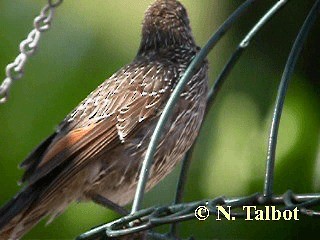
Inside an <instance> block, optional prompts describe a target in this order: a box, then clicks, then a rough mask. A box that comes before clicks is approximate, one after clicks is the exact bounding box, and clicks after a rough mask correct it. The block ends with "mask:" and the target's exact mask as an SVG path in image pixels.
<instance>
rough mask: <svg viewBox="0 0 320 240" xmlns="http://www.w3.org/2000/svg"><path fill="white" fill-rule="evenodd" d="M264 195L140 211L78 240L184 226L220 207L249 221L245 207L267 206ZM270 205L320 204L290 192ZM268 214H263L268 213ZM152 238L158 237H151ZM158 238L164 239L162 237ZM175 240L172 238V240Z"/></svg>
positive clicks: (317, 196)
mask: <svg viewBox="0 0 320 240" xmlns="http://www.w3.org/2000/svg"><path fill="white" fill-rule="evenodd" d="M262 199H264V195H263V194H261V193H255V194H253V195H250V196H246V197H241V198H227V197H224V196H221V197H217V198H215V199H212V200H207V201H205V200H202V201H196V202H190V203H183V204H175V205H170V206H161V207H151V208H148V209H143V210H140V211H137V212H136V213H134V214H133V215H130V216H126V217H123V218H121V219H118V220H116V221H113V222H111V223H108V224H105V225H102V226H101V227H99V228H95V229H93V230H91V231H89V232H87V233H84V234H82V235H80V236H79V237H78V238H77V239H78V240H84V239H86V240H87V239H94V238H96V237H97V236H101V235H104V234H105V231H107V239H108V238H109V237H113V238H114V237H121V236H124V235H127V234H133V233H137V232H141V231H146V230H148V229H151V228H154V227H157V226H160V225H164V224H168V223H172V222H182V221H187V220H191V219H195V218H196V217H195V214H194V211H195V209H196V208H197V207H198V206H201V205H205V206H206V207H207V208H208V209H209V211H210V215H215V216H217V215H218V210H217V206H224V207H226V206H230V207H231V211H230V216H232V217H236V218H246V217H248V216H251V217H254V216H255V213H254V212H250V213H249V214H248V213H247V211H245V210H244V209H243V206H248V205H249V206H265V202H264V201H263V200H262ZM270 203H271V204H272V205H273V206H278V208H277V210H279V211H281V212H282V211H285V210H293V209H295V208H298V209H306V208H310V207H312V206H316V205H318V204H319V203H320V194H299V195H296V194H294V193H292V192H291V191H287V192H285V193H284V194H282V195H274V196H272V197H271V198H270ZM266 211H267V210H263V212H264V213H266ZM300 213H301V214H303V215H307V216H314V217H318V216H320V215H319V214H318V212H316V211H314V210H308V211H300ZM133 220H138V221H136V222H135V225H134V226H130V223H131V222H132V221H133ZM151 235H156V234H154V233H151ZM157 236H158V238H157V239H161V238H160V237H159V236H160V235H159V234H157ZM162 237H163V238H162V239H170V236H168V235H166V234H164V235H162ZM171 239H172V238H171Z"/></svg>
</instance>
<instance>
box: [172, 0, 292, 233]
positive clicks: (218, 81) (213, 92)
mask: <svg viewBox="0 0 320 240" xmlns="http://www.w3.org/2000/svg"><path fill="white" fill-rule="evenodd" d="M287 2H288V0H280V1H278V2H277V3H276V4H275V5H274V6H272V7H271V8H270V10H269V11H267V13H266V14H265V15H264V16H263V17H262V18H261V19H260V20H259V21H258V23H256V24H255V25H254V27H253V28H252V29H251V30H250V31H249V33H248V34H247V35H246V36H245V37H244V39H243V40H242V41H241V42H240V44H239V46H238V47H237V49H236V50H235V52H234V53H233V54H232V56H231V57H230V59H229V61H228V62H227V64H226V65H225V67H224V68H223V70H222V71H221V73H220V74H219V76H218V77H217V79H216V80H215V82H214V85H213V87H212V88H211V89H210V92H209V94H208V101H207V109H206V116H207V113H208V111H209V109H211V107H212V105H213V103H214V100H215V99H216V96H217V95H218V92H219V91H220V89H221V87H222V85H223V83H224V82H225V80H226V78H227V77H228V75H229V73H230V71H231V70H232V69H233V68H234V66H235V64H236V63H237V62H238V59H239V58H240V56H241V55H242V53H243V52H244V50H245V49H246V48H247V47H248V46H249V44H250V42H251V40H252V39H253V38H254V36H255V35H256V34H257V33H258V32H259V30H261V28H262V27H263V26H264V25H265V24H266V23H267V22H268V21H269V20H270V19H271V18H272V17H273V16H274V15H275V14H276V13H277V12H278V11H279V10H280V9H281V8H282V7H283V6H284V5H285V4H286V3H287ZM230 17H232V16H230ZM192 151H193V147H192V148H191V149H190V150H189V152H188V153H187V155H186V157H185V159H184V160H183V164H182V168H181V174H180V177H179V182H178V187H177V192H176V199H175V202H174V203H175V204H177V203H180V202H181V200H182V195H183V191H184V184H185V182H186V178H187V175H188V174H187V172H188V169H189V166H190V161H191V156H192ZM170 232H171V235H172V236H176V232H177V223H173V224H172V226H171V231H170Z"/></svg>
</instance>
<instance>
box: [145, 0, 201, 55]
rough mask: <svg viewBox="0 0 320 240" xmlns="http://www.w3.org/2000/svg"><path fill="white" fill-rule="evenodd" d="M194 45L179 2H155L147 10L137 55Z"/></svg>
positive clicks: (171, 0)
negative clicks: (149, 51)
mask: <svg viewBox="0 0 320 240" xmlns="http://www.w3.org/2000/svg"><path fill="white" fill-rule="evenodd" d="M194 45H195V43H194V39H193V36H192V33H191V28H190V24H189V18H188V14H187V11H186V9H185V8H184V6H183V5H182V4H181V3H180V2H179V1H177V0H156V1H155V2H154V3H153V4H152V5H151V6H150V7H149V8H148V9H147V11H146V13H145V17H144V20H143V24H142V39H141V43H140V49H139V53H142V52H146V51H148V50H157V49H163V48H167V47H176V46H186V47H188V46H194Z"/></svg>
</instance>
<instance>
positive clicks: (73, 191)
mask: <svg viewBox="0 0 320 240" xmlns="http://www.w3.org/2000/svg"><path fill="white" fill-rule="evenodd" d="M198 51H199V48H198V47H197V46H196V45H195V42H194V39H193V37H192V34H191V29H190V27H189V20H188V17H187V14H186V11H185V9H184V7H183V6H182V5H181V4H180V3H179V2H178V1H176V0H157V1H155V3H154V4H152V5H151V6H150V7H149V9H148V10H147V11H146V14H145V19H144V22H143V29H142V40H141V44H140V48H139V51H138V54H137V56H136V58H135V59H134V60H133V62H132V63H130V64H128V65H126V66H124V67H123V68H121V69H120V70H119V71H118V72H116V73H115V74H114V75H112V76H111V77H110V78H109V79H107V80H106V81H105V82H103V83H102V84H101V85H100V86H99V87H98V88H97V89H96V90H94V91H93V92H92V93H91V94H90V95H89V96H88V97H87V98H86V99H85V100H83V101H82V102H81V103H80V104H79V105H78V107H76V108H75V109H74V110H73V111H72V112H71V113H70V114H69V115H68V116H67V117H66V118H65V119H64V120H63V122H62V123H61V124H60V125H59V127H58V129H57V131H56V132H55V133H54V134H53V135H51V136H50V137H49V138H48V139H46V140H45V141H44V142H43V143H42V144H41V145H39V146H38V148H36V149H35V150H34V152H32V153H31V154H30V155H29V156H28V157H27V159H26V160H25V161H24V162H23V163H22V164H21V166H22V167H23V168H25V170H26V171H25V174H24V176H23V178H22V181H23V182H25V183H26V186H25V188H24V189H23V190H22V191H21V192H20V193H19V194H18V195H17V196H16V197H15V199H13V200H11V201H10V202H9V203H7V205H5V206H4V207H3V208H2V209H1V210H0V238H1V237H2V236H5V237H11V238H14V239H16V238H19V237H21V236H22V235H23V234H25V233H26V232H27V231H28V230H29V229H30V228H31V227H32V226H33V225H35V224H36V223H37V222H38V221H39V220H40V219H41V218H43V217H45V216H48V215H51V216H52V219H53V218H54V217H55V216H57V215H58V214H60V213H61V212H62V211H63V210H64V209H65V208H66V207H67V205H68V204H70V203H71V202H73V201H76V200H91V199H92V196H93V195H101V196H103V197H105V198H107V199H109V200H111V201H112V202H114V203H116V204H119V205H121V206H123V205H125V204H127V203H129V202H130V201H132V199H133V196H134V192H135V188H136V184H137V180H138V176H139V167H140V165H141V163H142V160H143V158H144V156H145V152H146V149H147V146H148V144H149V141H150V137H151V135H152V133H153V131H154V128H155V125H156V123H157V121H158V119H159V116H160V114H161V112H162V110H163V108H164V106H165V104H166V102H167V100H168V98H169V96H170V94H171V93H172V90H173V88H174V87H175V85H176V84H177V82H178V80H179V79H180V78H181V76H182V75H183V73H184V72H185V70H186V68H187V66H188V65H189V63H190V62H191V60H192V58H193V57H194V56H195V54H196V53H197V52H198ZM207 84H208V82H207V63H206V62H205V63H204V64H203V67H202V68H201V69H200V70H199V71H198V73H197V74H196V75H194V76H193V78H192V79H191V80H190V81H189V82H188V84H187V86H186V88H185V89H184V91H183V93H182V94H181V97H180V99H179V102H178V103H177V105H176V107H175V108H174V113H173V115H172V116H171V117H170V119H169V121H168V123H167V124H166V127H165V131H164V133H163V136H162V138H161V140H160V144H159V146H158V148H157V152H156V155H155V161H154V164H153V167H152V169H151V173H150V179H149V182H148V185H147V189H150V188H151V187H153V186H154V185H155V184H156V183H158V182H159V181H160V180H161V179H163V178H164V177H165V176H166V175H167V174H168V173H170V171H171V170H172V169H173V167H174V166H175V165H176V164H177V163H178V162H179V160H181V158H182V157H183V155H184V154H185V152H186V151H187V150H188V149H189V148H190V146H191V144H192V143H193V141H194V140H195V138H196V136H197V134H198V131H199V128H200V125H201V122H202V119H203V115H204V110H205V105H206V95H207V90H208V86H207Z"/></svg>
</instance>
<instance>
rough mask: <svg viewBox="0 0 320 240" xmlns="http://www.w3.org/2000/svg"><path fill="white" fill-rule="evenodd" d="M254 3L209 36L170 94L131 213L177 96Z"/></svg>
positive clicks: (138, 204)
mask: <svg viewBox="0 0 320 240" xmlns="http://www.w3.org/2000/svg"><path fill="white" fill-rule="evenodd" d="M255 1H256V0H248V1H246V2H245V3H244V4H243V5H241V6H240V7H239V8H238V9H237V10H236V11H235V12H234V14H232V15H231V16H230V18H228V20H227V21H226V22H225V23H223V24H222V25H221V27H220V28H219V29H218V30H217V32H216V33H215V34H213V35H212V36H211V38H210V39H209V41H208V42H207V44H206V45H205V46H204V47H203V48H202V49H201V51H200V52H199V53H198V54H197V56H196V57H195V58H194V59H193V61H192V62H191V63H190V65H189V67H188V68H187V70H186V72H185V74H184V75H183V76H182V78H181V79H180V80H179V82H178V84H177V86H176V88H175V89H174V91H173V93H172V94H171V96H170V98H169V100H168V102H167V104H166V106H165V108H164V110H163V112H162V114H161V116H160V119H159V121H158V123H157V126H156V128H155V130H154V133H153V134H152V137H151V140H150V143H149V146H148V149H147V152H146V156H145V158H144V160H143V164H142V168H141V170H140V175H139V182H138V186H137V190H136V194H135V198H134V200H133V205H132V209H131V213H134V212H136V211H138V210H139V209H140V207H141V204H142V200H143V197H144V191H145V187H146V184H147V181H148V178H149V171H150V168H151V165H152V161H153V156H154V154H155V151H156V148H157V145H158V142H159V139H160V136H161V133H162V131H163V128H164V126H165V123H166V122H167V120H168V118H169V116H170V114H171V113H172V110H173V107H174V105H175V103H176V102H177V100H178V99H179V96H180V94H181V92H182V91H183V89H184V86H185V85H186V84H187V82H188V81H189V80H190V79H191V78H192V76H193V75H194V74H195V73H196V71H197V70H198V69H199V67H200V65H201V64H202V62H203V61H204V59H205V58H206V56H207V55H208V54H209V52H210V51H211V49H212V48H213V47H214V46H215V44H216V43H217V42H218V41H219V40H220V39H221V38H222V36H223V35H224V34H225V33H226V31H227V30H228V29H229V28H230V27H231V26H232V25H233V24H234V22H235V21H236V20H237V19H238V18H239V17H240V16H241V15H242V13H244V11H245V10H246V9H247V8H248V7H249V6H250V5H251V4H253V3H254V2H255Z"/></svg>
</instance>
